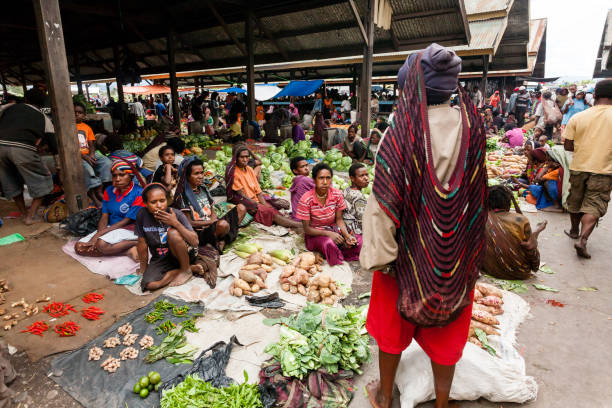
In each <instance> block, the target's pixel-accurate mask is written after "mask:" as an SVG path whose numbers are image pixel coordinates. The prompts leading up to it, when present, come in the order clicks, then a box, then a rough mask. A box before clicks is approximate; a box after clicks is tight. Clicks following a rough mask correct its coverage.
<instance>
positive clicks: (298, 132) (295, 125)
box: [291, 116, 306, 143]
mask: <svg viewBox="0 0 612 408" xmlns="http://www.w3.org/2000/svg"><path fill="white" fill-rule="evenodd" d="M291 137H292V139H293V143H297V142H299V141H300V140H306V135H305V134H304V129H302V127H301V126H300V124H299V119H298V118H297V116H292V117H291Z"/></svg>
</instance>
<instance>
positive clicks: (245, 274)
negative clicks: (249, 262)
mask: <svg viewBox="0 0 612 408" xmlns="http://www.w3.org/2000/svg"><path fill="white" fill-rule="evenodd" d="M238 276H240V279H242V280H243V281H245V282H247V283H255V280H256V279H257V278H258V276H257V275H255V274H254V273H253V272H251V271H245V270H240V271H238Z"/></svg>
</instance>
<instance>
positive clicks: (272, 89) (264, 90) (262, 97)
mask: <svg viewBox="0 0 612 408" xmlns="http://www.w3.org/2000/svg"><path fill="white" fill-rule="evenodd" d="M280 91H281V88H279V87H278V86H276V85H255V100H257V101H267V100H269V99H272V98H274V97H275V96H276V94H278V93H279V92H280Z"/></svg>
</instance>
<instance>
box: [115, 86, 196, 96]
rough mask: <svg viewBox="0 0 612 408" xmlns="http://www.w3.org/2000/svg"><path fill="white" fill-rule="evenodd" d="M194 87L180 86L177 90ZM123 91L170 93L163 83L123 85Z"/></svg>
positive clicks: (188, 89) (186, 89) (187, 90)
mask: <svg viewBox="0 0 612 408" xmlns="http://www.w3.org/2000/svg"><path fill="white" fill-rule="evenodd" d="M194 89H195V88H180V89H179V90H178V91H179V92H189V91H193V90H194ZM123 92H125V93H128V94H136V95H158V94H169V93H171V90H170V87H169V86H164V85H143V86H124V87H123Z"/></svg>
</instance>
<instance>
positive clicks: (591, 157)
mask: <svg viewBox="0 0 612 408" xmlns="http://www.w3.org/2000/svg"><path fill="white" fill-rule="evenodd" d="M610 129H612V105H595V106H593V107H592V108H589V109H587V110H585V111H583V112H580V113H577V114H576V115H574V116H572V118H571V119H570V120H569V122H568V123H567V126H566V127H565V133H563V137H565V138H566V139H567V140H573V141H574V159H573V160H572V164H571V165H570V170H574V171H584V172H588V173H595V174H612V136H611V135H610Z"/></svg>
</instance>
